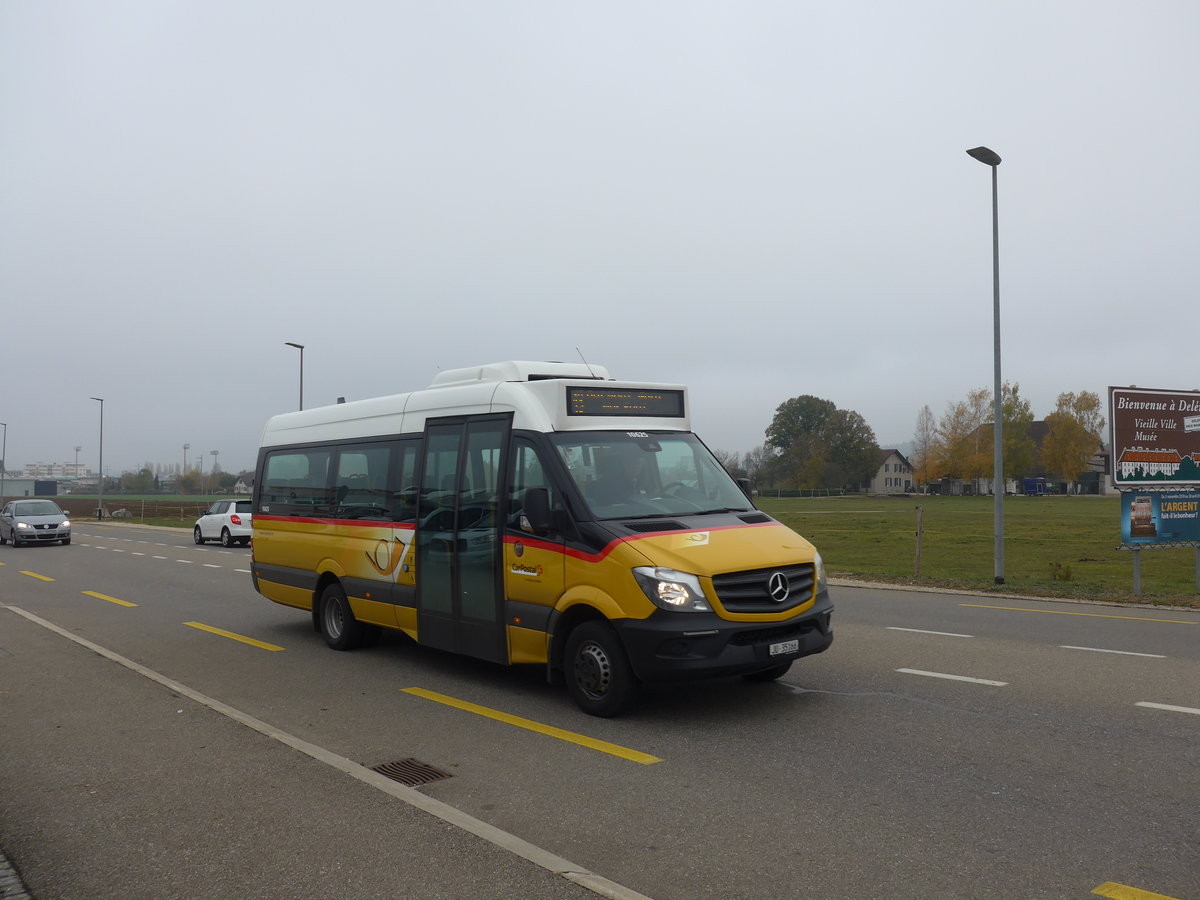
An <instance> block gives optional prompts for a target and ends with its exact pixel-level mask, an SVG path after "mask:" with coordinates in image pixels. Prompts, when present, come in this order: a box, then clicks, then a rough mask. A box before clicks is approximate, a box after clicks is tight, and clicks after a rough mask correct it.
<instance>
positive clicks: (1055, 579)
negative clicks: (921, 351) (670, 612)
mask: <svg viewBox="0 0 1200 900" xmlns="http://www.w3.org/2000/svg"><path fill="white" fill-rule="evenodd" d="M758 505H759V506H760V507H761V508H762V509H763V511H765V512H767V513H770V514H771V515H773V516H775V517H776V518H778V519H779V520H780V521H782V522H785V523H787V524H788V525H789V526H791V527H792V528H794V529H795V530H796V531H798V532H800V533H801V534H803V535H804V536H805V537H806V538H808V539H809V540H810V541H812V542H813V543H814V544H815V545H816V546H817V549H818V550H819V551H820V552H821V556H822V557H823V558H824V559H825V564H826V567H827V568H828V570H829V572H830V574H831V575H833V576H838V575H845V576H853V577H857V578H867V579H875V580H879V581H887V582H901V583H905V584H914V585H924V586H932V587H950V588H969V589H972V590H984V591H994V592H996V593H1019V594H1032V595H1037V596H1047V597H1071V598H1079V599H1092V600H1109V601H1118V602H1127V603H1133V602H1137V603H1147V604H1163V605H1172V606H1190V607H1194V608H1200V595H1198V594H1197V591H1196V551H1195V549H1193V548H1191V547H1183V548H1173V549H1154V550H1145V551H1143V552H1142V553H1141V557H1142V562H1141V569H1142V593H1141V596H1139V597H1135V596H1134V594H1133V554H1132V553H1130V552H1129V551H1127V550H1118V549H1116V548H1117V547H1118V545H1119V544H1120V543H1121V501H1120V499H1119V498H1118V497H1006V498H1005V500H1004V575H1005V583H1004V584H1003V585H1001V586H997V585H996V584H994V578H993V575H994V553H993V539H992V522H993V510H994V507H993V503H992V498H991V497H897V498H886V497H864V496H852V497H828V498H816V499H771V498H767V497H763V498H760V499H759V501H758ZM918 506H920V507H922V509H923V513H922V531H923V537H922V546H921V572H920V576H919V577H918V576H917V575H916V565H915V563H916V551H917V538H916V532H917V507H918Z"/></svg>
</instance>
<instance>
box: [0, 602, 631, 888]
mask: <svg viewBox="0 0 1200 900" xmlns="http://www.w3.org/2000/svg"><path fill="white" fill-rule="evenodd" d="M4 608H5V609H8V610H11V611H12V612H14V613H16V614H17V615H19V616H21V617H23V618H25V619H28V620H29V621H30V622H33V623H34V624H36V625H40V626H41V627H43V628H45V629H47V630H48V631H52V632H54V633H55V634H57V635H59V636H60V637H64V638H66V639H67V640H69V641H72V642H74V643H76V644H78V645H79V646H81V647H84V648H86V649H88V650H91V651H92V652H93V653H96V654H99V655H100V656H103V657H104V658H105V659H108V660H110V661H112V662H115V663H117V664H118V665H120V666H124V667H125V668H126V669H129V670H130V671H132V672H136V673H137V674H138V675H141V676H143V677H144V678H148V679H150V680H151V681H154V682H156V683H157V684H160V685H162V686H163V687H165V688H167V689H168V690H171V691H174V692H176V693H178V694H179V695H181V696H184V697H187V698H188V699H190V700H192V701H194V702H196V703H199V704H200V705H201V706H205V707H207V708H209V709H211V710H213V712H217V713H220V714H221V715H223V716H226V717H228V718H230V719H233V720H234V721H235V722H238V723H239V724H241V725H244V726H246V727H247V728H251V729H253V730H254V731H257V732H259V733H260V734H263V735H265V736H267V737H269V738H272V739H274V740H276V741H279V742H280V743H282V744H285V745H286V746H288V747H291V748H292V749H293V750H298V751H299V752H301V753H303V754H304V755H306V756H309V757H311V758H312V759H315V760H317V761H318V762H322V763H325V764H326V765H328V766H331V767H332V768H335V769H337V770H338V771H340V772H343V773H344V774H346V775H349V776H350V777H351V778H354V779H357V780H358V781H361V782H363V783H364V784H369V785H371V786H372V787H374V788H377V789H378V790H381V791H383V792H384V793H386V794H389V795H391V796H393V797H395V798H396V799H398V800H402V801H404V802H405V803H407V804H409V805H410V806H414V807H416V808H418V809H420V810H423V811H424V812H427V813H429V814H430V815H432V816H436V817H437V818H439V819H441V820H442V821H444V822H446V823H448V824H450V825H454V826H455V827H457V828H460V829H462V830H463V831H466V832H469V833H470V834H473V835H475V836H476V837H479V838H482V839H483V840H485V841H487V842H488V843H490V844H493V845H495V846H496V847H499V848H500V849H502V850H505V851H507V852H509V853H511V854H513V855H514V856H519V857H521V858H522V859H525V860H528V861H529V862H531V863H533V864H534V865H536V866H539V867H541V868H543V869H546V870H548V871H550V872H553V873H554V874H556V875H559V876H560V877H562V878H565V879H567V880H568V881H571V882H574V883H575V884H578V885H579V886H580V887H584V888H587V889H588V890H590V891H592V892H593V893H596V894H599V895H600V896H602V897H606V898H608V900H650V898H648V897H646V896H645V895H644V894H640V893H638V892H637V891H634V890H632V889H630V888H627V887H625V886H624V885H621V884H618V883H616V882H615V881H610V880H609V879H607V878H605V877H604V876H602V875H597V874H596V873H594V872H590V871H588V870H587V869H585V868H584V867H582V866H578V865H576V864H575V863H572V862H570V861H569V860H566V859H563V858H562V857H561V856H558V855H556V854H554V853H551V852H550V851H549V850H545V849H543V848H542V847H538V846H537V845H536V844H531V843H530V842H529V841H526V840H524V839H523V838H520V837H517V836H516V835H515V834H511V833H509V832H507V831H504V830H503V829H500V828H497V827H496V826H494V825H491V824H489V823H487V822H484V821H483V820H482V819H477V818H475V817H474V816H472V815H469V814H468V813H465V812H463V811H462V810H460V809H457V808H455V807H453V806H450V805H449V804H448V803H443V802H442V801H441V800H436V799H434V798H433V797H429V796H426V795H425V794H422V793H421V792H420V791H417V790H415V789H413V788H410V787H407V786H406V785H402V784H399V783H397V782H395V781H392V780H391V779H390V778H388V777H387V776H385V775H381V774H379V773H378V772H373V771H372V770H370V769H368V768H367V767H366V766H363V765H360V764H359V763H356V762H354V760H352V759H347V758H346V757H344V756H340V755H338V754H336V753H334V752H332V751H331V750H327V749H325V748H324V747H320V746H318V745H316V744H312V743H309V742H308V741H305V740H303V739H301V738H298V737H296V736H294V735H291V734H288V733H287V732H286V731H282V730H280V729H278V728H276V727H275V726H273V725H271V724H269V723H267V722H264V721H262V720H261V719H257V718H255V717H254V716H251V715H250V714H249V713H245V712H242V711H241V710H240V709H236V708H235V707H232V706H229V705H228V704H226V703H222V702H221V701H220V700H217V699H215V698H213V697H209V696H208V695H206V694H202V693H200V692H199V691H197V690H194V689H192V688H190V687H188V686H187V685H185V684H182V683H180V682H178V681H175V680H173V679H171V678H168V677H167V676H165V675H162V674H160V673H158V672H156V671H154V670H153V669H150V668H147V667H146V666H143V665H141V664H140V663H137V662H134V661H133V660H131V659H128V658H127V657H124V656H121V655H120V654H119V653H116V652H114V651H112V650H109V649H108V648H106V647H102V646H100V645H99V644H96V643H93V642H92V641H89V640H87V639H86V638H82V637H80V636H79V635H76V634H72V633H71V632H70V631H67V630H66V629H65V628H62V627H60V626H58V625H55V624H54V623H53V622H50V621H47V620H46V619H43V618H41V617H40V616H37V615H34V614H33V613H31V612H28V611H26V610H24V609H21V608H20V607H17V606H10V605H7V604H6V605H5V606H4Z"/></svg>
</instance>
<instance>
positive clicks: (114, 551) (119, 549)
mask: <svg viewBox="0 0 1200 900" xmlns="http://www.w3.org/2000/svg"><path fill="white" fill-rule="evenodd" d="M112 552H113V553H124V552H125V551H124V550H122V549H121V548H120V547H113V548H112Z"/></svg>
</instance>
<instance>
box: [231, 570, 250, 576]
mask: <svg viewBox="0 0 1200 900" xmlns="http://www.w3.org/2000/svg"><path fill="white" fill-rule="evenodd" d="M233 571H235V572H241V573H242V574H243V575H249V574H250V570H249V569H234V570H233Z"/></svg>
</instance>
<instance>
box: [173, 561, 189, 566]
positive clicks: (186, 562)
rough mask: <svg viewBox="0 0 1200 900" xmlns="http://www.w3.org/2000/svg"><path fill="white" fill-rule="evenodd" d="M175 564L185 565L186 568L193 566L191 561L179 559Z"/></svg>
mask: <svg viewBox="0 0 1200 900" xmlns="http://www.w3.org/2000/svg"><path fill="white" fill-rule="evenodd" d="M175 562H177V563H183V564H184V565H185V566H190V565H191V564H192V561H191V560H190V559H177V560H175Z"/></svg>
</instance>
